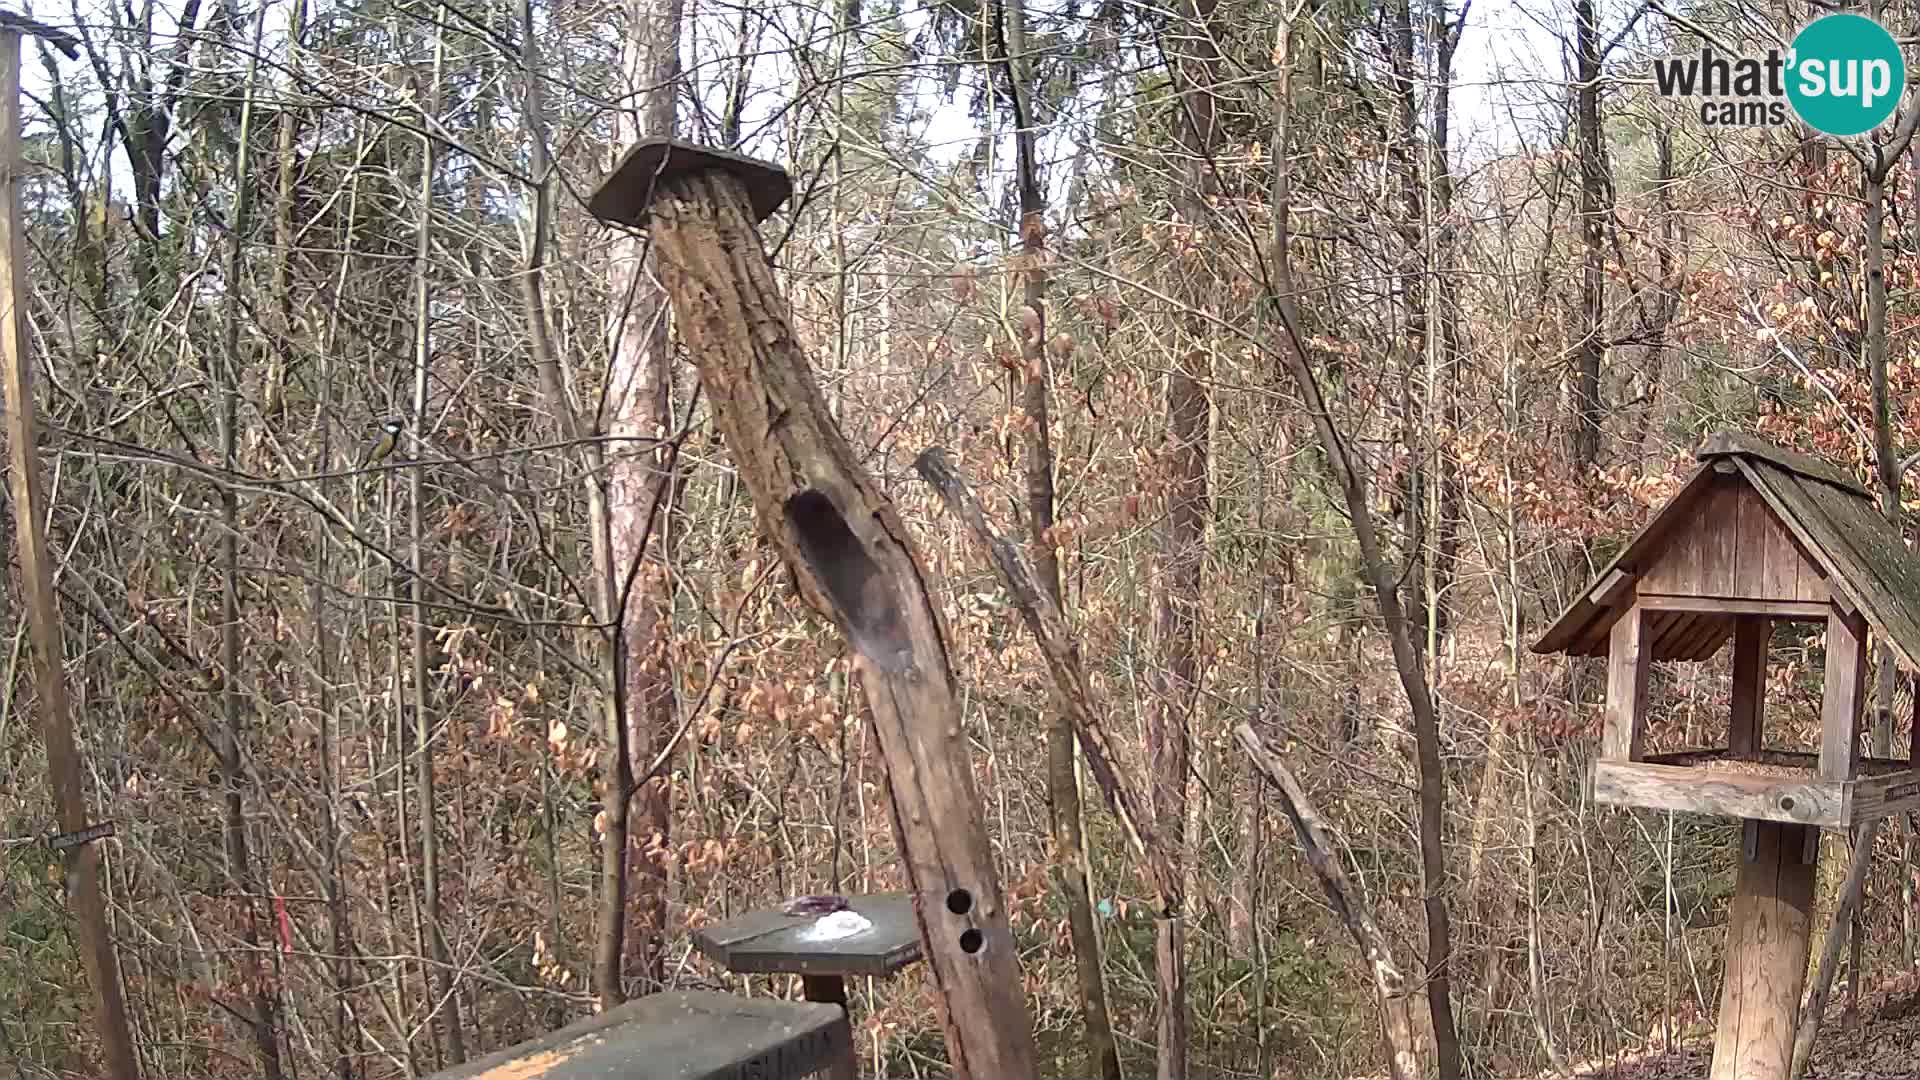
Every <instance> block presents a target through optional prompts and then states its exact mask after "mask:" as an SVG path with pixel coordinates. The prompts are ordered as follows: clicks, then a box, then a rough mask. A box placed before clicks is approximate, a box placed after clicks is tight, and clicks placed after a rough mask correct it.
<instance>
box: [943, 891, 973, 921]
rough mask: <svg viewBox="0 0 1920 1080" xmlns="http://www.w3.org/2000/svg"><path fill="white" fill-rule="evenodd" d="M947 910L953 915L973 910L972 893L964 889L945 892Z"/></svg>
mask: <svg viewBox="0 0 1920 1080" xmlns="http://www.w3.org/2000/svg"><path fill="white" fill-rule="evenodd" d="M947 910H948V911H951V912H953V913H954V914H955V915H965V914H966V913H967V912H969V911H972V910H973V894H972V893H970V892H968V891H967V890H965V889H955V890H953V891H952V892H950V893H948V894H947Z"/></svg>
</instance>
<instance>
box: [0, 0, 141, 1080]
mask: <svg viewBox="0 0 1920 1080" xmlns="http://www.w3.org/2000/svg"><path fill="white" fill-rule="evenodd" d="M0 110H4V111H0V153H5V154H7V155H8V158H9V160H14V161H17V160H20V157H19V155H20V35H19V33H18V32H0ZM5 187H6V190H5V191H4V192H0V199H4V202H0V256H4V259H5V261H6V265H5V266H4V267H0V290H5V296H6V305H5V307H6V315H5V317H4V318H0V361H3V362H4V364H5V380H6V402H7V408H6V416H5V422H6V429H7V449H8V455H7V465H8V469H7V476H8V482H9V485H10V486H11V487H12V490H13V525H14V530H13V540H14V544H15V546H16V548H17V549H18V561H19V567H20V583H21V590H22V591H23V592H24V593H25V594H26V596H25V599H26V604H27V623H28V633H29V634H30V636H31V638H32V641H33V682H34V690H35V692H36V693H37V694H38V695H39V699H40V702H39V710H38V711H39V715H40V729H41V737H42V738H43V740H44V741H45V743H46V750H47V786H48V787H49V788H51V789H52V792H53V803H54V807H55V812H56V815H57V817H58V819H59V822H60V829H61V831H62V832H76V831H78V830H80V829H84V828H86V827H87V826H88V825H90V824H93V823H92V822H90V821H88V820H87V796H86V788H85V772H84V770H82V769H81V767H80V750H79V748H78V747H77V746H76V745H75V744H74V738H73V716H72V713H71V712H70V710H69V706H68V701H67V681H66V669H65V665H66V646H65V643H64V641H63V640H62V634H61V628H60V609H59V608H58V607H57V606H55V602H54V589H53V561H52V552H50V551H49V550H48V548H47V529H46V524H45V522H46V516H45V506H44V498H43V495H42V489H41V480H40V459H39V454H38V449H37V448H38V442H37V439H38V432H37V430H36V429H37V428H38V426H39V425H38V422H37V420H36V418H35V409H34V400H33V365H32V363H31V361H30V360H29V359H28V357H27V348H28V346H27V317H26V304H25V303H24V302H23V300H24V297H25V293H26V288H25V275H26V272H27V263H26V259H27V244H26V232H25V221H24V219H23V216H22V214H21V209H20V185H19V184H18V183H9V184H7V185H6V186H5ZM65 870H66V875H65V889H66V898H67V901H68V902H69V903H70V904H72V905H73V907H74V909H75V911H74V914H75V922H76V923H77V924H78V927H77V929H78V934H77V936H78V939H79V940H78V943H77V944H78V947H79V952H80V956H81V960H82V962H83V963H84V964H85V965H86V971H87V982H88V983H89V984H90V985H91V986H92V988H93V995H94V1014H93V1021H94V1023H95V1024H96V1025H98V1034H99V1036H100V1040H101V1042H102V1043H103V1044H104V1047H103V1048H104V1050H105V1052H106V1059H107V1060H106V1064H107V1074H108V1075H109V1076H111V1077H112V1078H113V1080H138V1077H139V1075H140V1061H139V1058H138V1057H137V1056H136V1055H135V1053H134V1049H133V1037H132V1035H131V1033H130V1031H129V1029H128V1026H127V1005H126V998H125V996H124V992H123V990H122V989H121V986H120V962H119V959H118V957H117V956H116V955H115V954H114V947H113V932H112V929H111V928H110V926H109V925H108V923H107V904H106V899H105V897H103V896H102V895H101V892H100V853H99V850H98V846H97V845H95V844H81V845H79V846H78V847H74V848H69V849H68V851H67V856H66V865H65Z"/></svg>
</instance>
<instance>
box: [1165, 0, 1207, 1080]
mask: <svg viewBox="0 0 1920 1080" xmlns="http://www.w3.org/2000/svg"><path fill="white" fill-rule="evenodd" d="M1216 6H1217V0H1183V2H1182V5H1181V15H1182V17H1183V18H1184V19H1185V20H1186V23H1187V25H1188V27H1189V29H1188V31H1187V40H1188V41H1189V42H1190V43H1191V49H1192V52H1191V53H1183V54H1181V55H1179V56H1177V57H1171V58H1169V59H1170V62H1171V64H1172V67H1173V70H1174V79H1175V87H1176V89H1177V90H1178V92H1179V94H1180V99H1179V109H1180V117H1179V124H1178V130H1179V141H1180V150H1181V152H1182V154H1183V156H1184V159H1185V160H1184V162H1183V164H1182V166H1181V174H1180V178H1179V186H1178V190H1177V193H1176V195H1175V197H1174V200H1175V206H1176V208H1177V209H1178V211H1179V214H1180V217H1181V219H1182V221H1183V223H1184V224H1185V225H1186V226H1187V227H1188V228H1189V229H1192V230H1194V232H1193V234H1192V238H1193V245H1194V246H1193V247H1191V248H1190V249H1187V251H1186V252H1183V255H1187V254H1190V255H1191V256H1192V257H1191V258H1187V257H1183V258H1181V259H1180V260H1179V263H1178V264H1177V265H1183V269H1184V270H1185V271H1186V272H1187V273H1188V274H1191V275H1194V277H1193V279H1191V280H1185V281H1183V282H1182V283H1181V286H1180V287H1181V288H1183V289H1184V290H1185V293H1186V296H1185V299H1186V301H1187V305H1188V309H1189V310H1188V313H1187V314H1186V316H1185V317H1184V322H1185V324H1186V325H1185V326H1184V327H1182V328H1181V331H1180V333H1179V338H1178V340H1179V341H1180V347H1179V353H1178V355H1177V356H1176V357H1174V361H1173V367H1172V370H1171V371H1170V372H1168V375H1167V399H1166V401H1167V443H1168V455H1169V461H1168V465H1169V468H1168V472H1169V476H1168V495H1167V524H1166V532H1165V535H1164V539H1163V545H1164V546H1163V552H1164V554H1163V557H1162V568H1161V572H1162V583H1161V589H1160V597H1159V610H1158V611H1157V612H1156V614H1155V619H1154V621H1155V624H1156V627H1157V631H1158V636H1159V640H1160V650H1161V661H1160V666H1159V668H1158V669H1157V670H1156V671H1155V672H1154V679H1153V683H1154V687H1153V689H1154V698H1155V707H1154V710H1153V712H1152V714H1151V716H1150V718H1149V724H1148V728H1147V755H1148V758H1149V760H1150V761H1151V763H1152V774H1153V811H1154V817H1155V819H1156V821H1157V822H1158V831H1159V833H1160V836H1161V837H1162V838H1163V839H1164V840H1165V841H1166V843H1167V844H1168V845H1170V848H1169V850H1170V851H1171V852H1172V853H1173V858H1174V862H1175V869H1176V871H1177V872H1180V873H1184V872H1185V866H1186V864H1187V860H1188V859H1190V858H1191V857H1192V853H1191V852H1188V851H1186V850H1185V843H1184V837H1185V832H1186V820H1187V782H1188V777H1189V775H1190V773H1191V771H1192V751H1191V749H1190V738H1191V735H1190V726H1191V724H1192V721H1193V714H1194V711H1195V709H1196V708H1197V707H1198V705H1199V700H1200V695H1199V689H1200V647H1199V641H1198V633H1199V626H1198V619H1199V613H1200V598H1201V592H1200V589H1201V576H1202V574H1201V571H1202V568H1203V567H1204V565H1205V562H1206V521H1207V514H1208V507H1209V497H1208V492H1207V447H1208V443H1209V439H1208V432H1207V428H1208V417H1209V412H1210V408H1209V404H1208V398H1207V395H1208V391H1207V388H1206V386H1205V384H1204V383H1203V382H1202V380H1203V379H1204V378H1205V377H1206V373H1207V371H1208V366H1209V365H1208V363H1207V351H1208V349H1209V339H1210V337H1211V327H1210V324H1209V323H1208V321H1207V319H1206V318H1205V317H1204V316H1203V315H1202V314H1201V313H1200V312H1201V309H1203V308H1204V307H1206V306H1208V305H1209V304H1211V303H1212V302H1213V297H1212V295H1211V293H1212V290H1211V288H1210V286H1209V284H1208V283H1207V282H1206V276H1207V275H1206V274H1205V272H1204V268H1205V265H1206V260H1205V259H1203V258H1201V257H1200V254H1201V250H1202V249H1201V247H1200V245H1199V237H1200V235H1201V232H1200V230H1201V229H1202V227H1203V225H1205V224H1207V223H1208V221H1209V218H1210V214H1209V210H1208V205H1207V193H1208V192H1209V190H1210V189H1211V188H1212V183H1211V179H1212V167H1213V166H1212V156H1213V145H1214V139H1215V135H1216V127H1217V125H1216V123H1215V116H1214V101H1213V93H1214V79H1215V75H1216V73H1217V71H1218V70H1219V61H1220V57H1219V52H1218V49H1217V47H1216V46H1215V44H1214V38H1213V30H1214V27H1213V19H1214V12H1215V8H1216ZM1185 917H1186V912H1185V911H1184V910H1181V909H1176V910H1170V911H1166V912H1163V913H1162V916H1161V918H1160V920H1159V922H1158V923H1157V924H1156V927H1155V932H1156V935H1157V936H1156V944H1155V947H1154V956H1155V958H1156V960H1155V970H1156V971H1157V973H1158V975H1159V979H1158V982H1159V1003H1158V1004H1159V1007H1158V1011H1157V1015H1158V1027H1159V1032H1158V1034H1159V1038H1158V1046H1159V1067H1158V1076H1159V1080H1184V1078H1185V1077H1186V1075H1187V1043H1188V1018H1187V1000H1186V978H1185V969H1186V957H1185V955H1184V940H1185V932H1184V930H1183V929H1182V927H1181V926H1180V920H1182V919H1184V918H1185Z"/></svg>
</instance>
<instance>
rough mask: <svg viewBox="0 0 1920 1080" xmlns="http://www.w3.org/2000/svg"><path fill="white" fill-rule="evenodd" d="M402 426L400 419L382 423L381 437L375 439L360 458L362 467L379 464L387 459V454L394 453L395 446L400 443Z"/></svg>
mask: <svg viewBox="0 0 1920 1080" xmlns="http://www.w3.org/2000/svg"><path fill="white" fill-rule="evenodd" d="M402 426H403V425H402V424H401V423H400V421H398V420H389V421H387V422H386V423H384V424H381V425H380V437H379V438H378V439H376V440H374V443H373V445H372V446H369V447H367V452H366V453H365V454H364V455H362V456H361V458H360V467H361V468H363V469H364V468H366V467H367V466H369V465H377V464H379V463H380V462H382V461H385V460H386V459H387V455H389V454H391V453H393V448H394V447H396V446H398V445H400V429H401V427H402Z"/></svg>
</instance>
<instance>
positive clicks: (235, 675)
mask: <svg viewBox="0 0 1920 1080" xmlns="http://www.w3.org/2000/svg"><path fill="white" fill-rule="evenodd" d="M265 19H266V13H265V11H264V9H263V10H262V12H261V14H260V16H259V19H258V23H264V22H265ZM258 23H257V24H256V25H258ZM257 43H258V38H257V35H256V45H257ZM258 73H259V67H258V63H257V61H249V62H248V64H247V88H246V93H245V96H244V97H243V98H242V99H241V103H240V135H239V142H238V144H237V145H236V147H235V149H234V154H233V177H234V204H233V217H232V219H231V220H230V221H229V222H228V226H229V236H230V237H231V240H232V244H231V247H230V248H229V251H228V254H227V267H226V282H225V284H226V290H225V291H226V310H225V311H224V312H223V315H222V325H221V336H222V339H223V340H222V342H221V357H222V359H223V360H224V361H225V363H226V371H225V372H224V377H223V380H222V381H223V382H224V383H225V385H224V386H223V388H222V393H221V410H220V460H221V464H222V465H223V466H224V467H225V468H226V470H227V473H228V475H238V474H239V473H241V472H242V468H241V464H240V458H239V445H240V443H239V430H238V429H239V424H240V386H241V372H242V371H243V370H244V369H245V365H244V364H243V363H242V362H241V359H240V291H241V288H240V281H241V265H242V252H243V250H244V248H245V244H246V235H247V231H248V226H249V224H250V223H249V220H248V219H249V217H250V216H251V214H252V210H253V199H252V192H251V187H252V185H251V184H249V183H248V182H247V165H248V161H247V159H248V152H249V149H250V143H251V139H252V134H253V132H252V127H253V98H254V94H253V91H254V84H255V81H256V79H257V77H258ZM220 519H221V523H222V524H223V526H224V529H223V530H222V534H221V537H220V561H221V570H222V575H223V577H224V579H225V581H224V587H223V588H222V589H221V591H220V673H219V675H220V713H221V719H222V721H223V724H224V726H223V729H222V733H221V740H220V781H221V786H222V787H223V788H224V789H225V790H224V795H225V802H226V828H225V831H224V837H225V848H226V859H227V874H228V876H229V877H230V878H231V879H232V881H233V888H234V890H235V891H237V892H238V893H239V894H240V896H241V900H240V903H241V905H242V908H243V911H244V914H243V915H242V917H241V931H240V936H241V940H242V941H243V942H244V943H245V945H246V954H245V956H244V958H243V959H242V960H241V968H242V970H243V971H245V973H246V977H245V982H246V985H247V987H248V988H249V993H248V996H249V997H250V998H251V999H252V1008H253V1015H252V1016H250V1017H248V1023H249V1024H250V1025H251V1026H252V1029H253V1041H254V1057H255V1060H256V1061H257V1062H258V1063H259V1066H260V1074H261V1075H262V1076H263V1077H266V1080H279V1078H280V1076H281V1070H280V1041H279V1036H278V1035H277V1034H276V1033H275V1030H274V1014H275V1012H276V1011H277V999H276V995H275V994H274V992H273V989H272V987H271V986H270V985H269V983H268V977H267V973H266V972H265V971H264V970H263V966H262V964H261V962H260V956H261V949H260V912H259V905H258V902H259V899H260V887H259V883H258V881H257V880H256V879H255V877H254V873H253V865H252V862H251V859H250V857H249V856H250V853H249V851H248V849H247V823H246V815H245V813H244V803H243V801H242V798H241V790H242V788H243V787H244V786H245V783H246V780H245V776H246V769H245V767H244V766H243V765H242V764H241V760H240V753H241V752H240V748H241V745H242V744H243V743H244V742H245V740H246V722H245V720H244V719H243V716H244V709H243V701H242V699H241V692H240V533H241V529H242V526H241V523H240V499H239V492H238V490H237V489H236V488H235V487H234V486H233V485H231V484H227V485H223V486H222V487H221V489H220Z"/></svg>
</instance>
